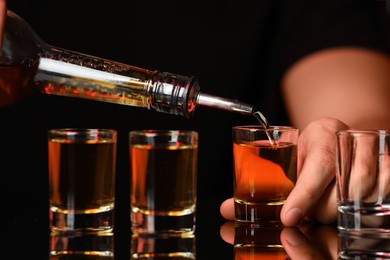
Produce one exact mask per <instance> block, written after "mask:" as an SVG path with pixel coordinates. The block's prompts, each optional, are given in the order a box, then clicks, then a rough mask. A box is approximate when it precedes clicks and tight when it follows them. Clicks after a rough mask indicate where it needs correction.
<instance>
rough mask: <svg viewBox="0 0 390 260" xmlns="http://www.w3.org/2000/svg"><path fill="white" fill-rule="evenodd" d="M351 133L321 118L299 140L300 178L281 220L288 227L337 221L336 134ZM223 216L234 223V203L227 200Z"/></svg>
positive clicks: (224, 203) (331, 121)
mask: <svg viewBox="0 0 390 260" xmlns="http://www.w3.org/2000/svg"><path fill="white" fill-rule="evenodd" d="M343 129H348V126H347V125H346V124H344V123H343V122H341V121H339V120H337V119H333V118H321V119H319V120H316V121H313V122H312V123H310V124H309V125H308V126H307V127H306V128H305V129H304V130H303V131H302V133H301V134H300V136H299V140H298V170H297V173H298V178H297V183H296V185H295V187H294V189H293V190H292V191H291V193H290V195H289V197H288V198H287V200H286V202H285V204H284V206H283V208H282V210H281V213H280V218H281V221H282V223H283V224H284V225H285V226H294V225H297V224H298V223H300V222H301V221H302V220H303V219H306V220H316V221H319V222H321V223H331V222H334V221H335V220H336V217H337V205H336V187H335V170H336V167H335V161H336V141H335V140H336V135H335V133H336V131H339V130H343ZM220 212H221V215H222V216H223V217H224V218H225V219H227V220H233V219H234V201H233V199H232V198H230V199H227V200H225V201H224V202H223V203H222V204H221V207H220Z"/></svg>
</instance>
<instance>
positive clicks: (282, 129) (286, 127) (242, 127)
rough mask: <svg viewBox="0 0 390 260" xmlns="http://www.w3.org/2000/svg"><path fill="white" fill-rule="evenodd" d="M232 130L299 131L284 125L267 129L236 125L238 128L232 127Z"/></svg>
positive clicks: (257, 126) (260, 126)
mask: <svg viewBox="0 0 390 260" xmlns="http://www.w3.org/2000/svg"><path fill="white" fill-rule="evenodd" d="M232 129H233V130H244V131H245V130H246V131H274V130H278V131H290V130H294V131H298V130H299V129H298V128H296V127H294V126H284V125H280V126H277V125H271V126H269V127H267V128H265V127H264V126H262V125H238V126H233V127H232Z"/></svg>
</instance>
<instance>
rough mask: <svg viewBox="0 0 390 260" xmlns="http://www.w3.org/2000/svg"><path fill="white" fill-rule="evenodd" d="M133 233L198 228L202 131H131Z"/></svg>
mask: <svg viewBox="0 0 390 260" xmlns="http://www.w3.org/2000/svg"><path fill="white" fill-rule="evenodd" d="M129 147H130V169H131V226H132V232H133V234H185V233H194V231H195V214H196V212H195V210H196V199H197V196H196V195H197V194H196V192H197V168H198V164H197V163H198V133H197V132H195V131H189V130H188V131H182V130H139V131H131V132H130V133H129Z"/></svg>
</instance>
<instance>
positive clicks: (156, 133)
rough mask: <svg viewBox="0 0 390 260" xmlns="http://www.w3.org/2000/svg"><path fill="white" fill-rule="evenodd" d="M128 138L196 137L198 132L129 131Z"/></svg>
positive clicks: (167, 130) (179, 130)
mask: <svg viewBox="0 0 390 260" xmlns="http://www.w3.org/2000/svg"><path fill="white" fill-rule="evenodd" d="M129 135H130V136H135V135H137V136H149V137H153V136H172V135H177V136H185V135H196V136H198V132H197V131H195V130H181V129H143V130H131V131H129Z"/></svg>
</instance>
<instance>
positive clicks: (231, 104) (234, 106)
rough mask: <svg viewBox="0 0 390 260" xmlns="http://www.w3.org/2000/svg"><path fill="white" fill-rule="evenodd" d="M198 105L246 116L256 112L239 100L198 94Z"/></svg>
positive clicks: (252, 107)
mask: <svg viewBox="0 0 390 260" xmlns="http://www.w3.org/2000/svg"><path fill="white" fill-rule="evenodd" d="M197 104H198V105H200V106H207V107H214V108H219V109H223V110H227V111H231V112H235V113H240V114H245V115H253V113H254V112H255V111H256V108H255V107H254V106H251V105H248V104H246V103H243V102H240V101H238V100H235V99H229V98H222V97H217V96H213V95H209V94H205V93H199V94H198V97H197Z"/></svg>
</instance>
